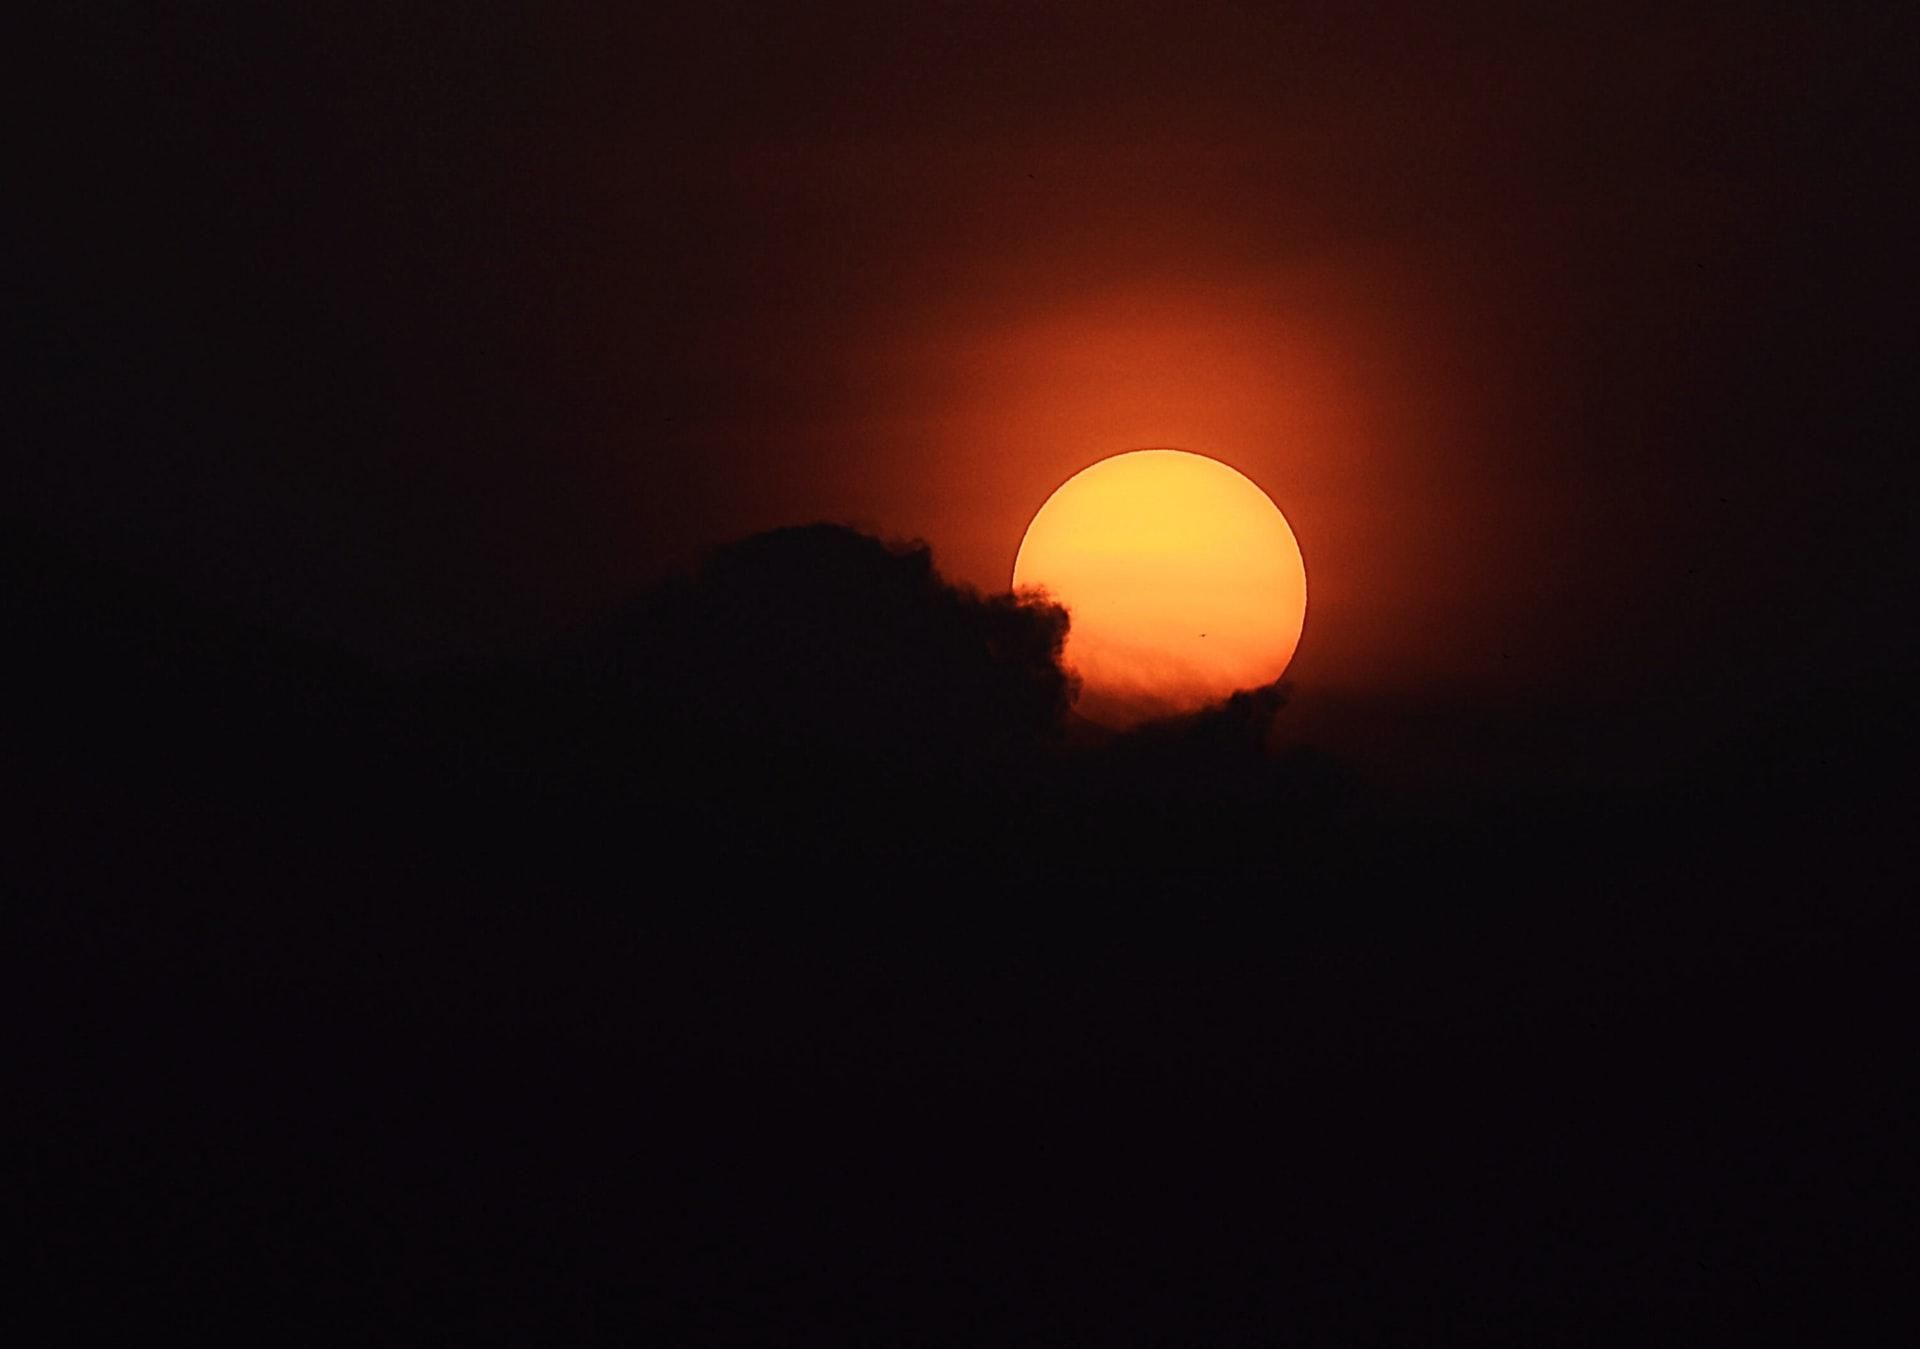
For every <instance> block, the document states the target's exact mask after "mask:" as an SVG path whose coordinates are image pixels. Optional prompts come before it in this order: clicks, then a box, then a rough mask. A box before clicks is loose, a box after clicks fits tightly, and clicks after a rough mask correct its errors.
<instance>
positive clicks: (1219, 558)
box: [1013, 450, 1307, 727]
mask: <svg viewBox="0 0 1920 1349" xmlns="http://www.w3.org/2000/svg"><path fill="white" fill-rule="evenodd" d="M1013 584H1014V588H1015V589H1016V590H1044V591H1045V592H1046V593H1047V594H1048V596H1049V597H1051V598H1052V599H1053V600H1055V601H1057V602H1058V603H1060V604H1063V605H1065V606H1066V608H1067V610H1068V613H1069V615H1070V617H1071V620H1072V622H1071V626H1070V627H1069V629H1068V633H1067V645H1066V652H1065V656H1064V660H1065V663H1066V665H1067V668H1068V669H1069V670H1070V671H1072V672H1073V673H1074V674H1075V675H1077V676H1079V679H1080V681H1081V691H1080V697H1079V701H1078V702H1077V703H1076V704H1075V707H1076V710H1077V711H1079V712H1080V713H1081V715H1083V716H1085V717H1087V718H1089V719H1090V720H1092V721H1096V722H1100V723H1102V724H1104V725H1108V726H1114V727H1124V726H1130V725H1133V724H1136V723H1138V722H1140V721H1143V720H1146V719H1148V718H1151V717H1154V716H1163V715H1169V714H1173V713H1178V712H1185V711H1192V710H1194V709H1195V708H1198V707H1202V706H1204V705H1206V704H1207V703H1210V702H1214V701H1217V700H1218V699H1221V698H1224V697H1226V696H1227V695H1229V694H1231V693H1233V692H1235V691H1236V690H1238V689H1245V688H1254V687H1257V686H1259V685H1262V684H1268V683H1271V682H1273V681H1274V680H1275V679H1278V678H1279V677H1280V675H1281V674H1282V673H1283V672H1284V671H1285V670H1286V668H1287V665H1288V664H1289V662H1291V661H1292V659H1293V653H1294V649H1295V648H1296V647H1297V646H1298V645H1299V643H1300V631H1301V628H1302V627H1303V626H1304V624H1305V622H1306V615H1307V573H1306V565H1305V563H1304V562H1303V561H1302V560H1301V557H1300V545H1299V544H1298V542H1296V541H1295V539H1294V537H1293V529H1292V528H1291V527H1290V526H1289V525H1288V524H1287V520H1286V517H1285V516H1283V515H1282V514H1281V513H1280V510H1279V508H1278V507H1277V506H1275V505H1274V504H1273V501H1272V499H1271V498H1269V497H1268V496H1267V494H1266V493H1265V492H1263V491H1261V490H1260V488H1259V487H1258V486H1256V485H1255V484H1254V483H1253V481H1252V480H1251V479H1249V478H1247V477H1246V476H1245V475H1243V474H1241V473H1239V472H1238V471H1236V470H1234V469H1231V468H1229V467H1227V465H1225V464H1223V463H1221V462H1219V461H1218V460H1216V459H1209V458H1207V457H1206V456H1205V455H1200V454H1190V453H1188V452H1186V451H1184V450H1134V451H1131V452H1129V453H1126V454H1116V455H1114V456H1113V457H1112V458H1110V459H1102V460H1101V461H1100V462H1099V463H1097V464H1093V465H1091V466H1090V467H1088V468H1085V469H1082V470H1081V471H1080V472H1079V473H1076V474H1075V475H1074V476H1073V477H1071V478H1069V479H1068V480H1067V481H1066V482H1065V483H1064V484H1062V485H1061V486H1060V488H1059V489H1057V490H1056V491H1055V492H1054V494H1053V495H1052V496H1050V497H1048V498H1047V500H1046V502H1045V504H1044V505H1042V506H1041V507H1040V510H1039V513H1038V514H1036V515H1035V516H1034V517H1033V523H1031V524H1029V525H1028V526H1027V533H1026V537H1025V538H1024V539H1022V540H1021V543H1020V551H1019V554H1018V555H1017V556H1016V558H1015V559H1014V564H1013Z"/></svg>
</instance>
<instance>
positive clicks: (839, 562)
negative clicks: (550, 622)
mask: <svg viewBox="0 0 1920 1349" xmlns="http://www.w3.org/2000/svg"><path fill="white" fill-rule="evenodd" d="M1066 633H1067V614H1066V611H1065V610H1063V609H1061V608H1060V607H1058V606H1056V605H1052V604H1047V603H1044V602H1041V601H1036V600H1033V599H1028V598H1017V597H1015V596H1013V595H993V596H983V595H980V594H978V593H976V592H975V591H973V590H971V589H970V588H967V587H964V586H957V585H954V584H952V583H950V582H948V581H946V580H945V579H943V578H942V577H941V576H940V574H939V572H938V571H937V570H936V569H935V567H934V564H933V556H932V553H931V551H930V550H929V549H928V548H927V546H926V545H924V544H920V543H913V544H889V543H885V542H882V541H881V540H879V539H876V538H872V537H870V536H868V535H864V534H861V533H859V532H857V531H855V530H852V529H848V528H845V527H842V526H838V525H830V524H813V525H802V526H794V527H790V528H783V529H776V530H773V531H770V532H768V533H764V534H758V535H754V536H752V537H750V538H746V539H742V540H740V541H738V542H736V543H732V544H728V545H726V546H724V547H721V548H719V549H717V550H716V551H715V552H714V553H712V554H711V555H710V556H709V557H708V558H707V559H706V560H705V561H704V563H703V564H702V565H701V566H699V567H698V568H697V569H696V570H694V571H693V572H692V573H691V574H688V575H683V576H679V577H676V578H674V579H672V580H670V581H668V582H666V583H664V584H663V585H661V586H659V587H657V588H655V589H654V590H652V591H650V592H649V593H647V594H646V595H644V596H642V597H640V598H639V599H638V600H636V601H635V602H634V603H632V604H631V605H629V606H628V607H627V608H626V609H625V610H623V611H622V612H621V613H620V614H618V615H616V616H615V617H614V618H613V619H611V620H610V621H608V622H606V623H603V624H601V625H599V626H598V627H596V628H595V629H594V630H593V631H591V632H590V633H588V634H586V635H585V636H584V637H583V638H582V639H580V640H579V641H578V642H576V643H575V644H573V646H572V647H571V648H570V649H569V652H568V655H567V656H566V658H565V661H564V662H563V663H564V664H565V665H567V666H570V667H571V668H572V669H573V671H574V672H575V674H576V675H578V676H582V677H584V679H585V682H586V684H587V686H588V687H590V688H591V689H593V690H594V691H595V694H596V696H597V697H598V698H601V699H608V698H610V699H612V700H614V701H616V702H626V703H629V704H631V703H635V702H638V703H642V704H644V705H645V707H646V708H647V709H648V713H649V715H652V716H658V717H664V718H665V719H667V720H668V721H669V722H670V723H671V725H672V727H673V728H675V729H677V730H679V731H683V732H690V733H691V732H711V733H717V734H722V735H728V736H733V737H739V738H744V739H745V740H748V741H751V742H753V743H756V744H760V745H763V746H765V747H768V748H773V747H782V746H784V747H789V748H796V747H806V748H809V749H814V750H831V751H835V752H840V753H850V754H856V755H872V756H878V757H882V758H889V759H893V758H912V759H918V758H924V757H936V758H939V759H943V760H944V759H952V758H956V757H957V758H962V759H972V758H977V757H980V756H983V755H984V756H991V755H995V754H1001V753H1008V752H1013V751H1016V750H1019V749H1022V748H1031V747H1033V746H1035V745H1038V744H1041V743H1045V742H1050V741H1052V740H1054V739H1056V738H1057V737H1058V736H1059V735H1060V733H1061V730H1062V728H1063V726H1064V722H1065V717H1066V712H1067V708H1068V706H1069V704H1070V703H1071V701H1072V697H1073V681H1072V680H1071V678H1070V677H1069V676H1068V675H1067V674H1066V673H1065V672H1064V671H1063V670H1062V668H1061V665H1060V652H1061V648H1062V645H1063V644H1064V642H1065V640H1066Z"/></svg>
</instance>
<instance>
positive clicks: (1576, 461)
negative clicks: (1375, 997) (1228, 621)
mask: <svg viewBox="0 0 1920 1349" xmlns="http://www.w3.org/2000/svg"><path fill="white" fill-rule="evenodd" d="M122 8H124V10H125V11H126V12H121V10H122ZM320 8H324V9H326V10H327V11H328V12H327V13H326V14H325V15H324V16H323V15H320V14H318V13H307V12H305V11H306V10H307V9H308V7H303V6H292V7H264V6H242V5H234V6H230V7H224V6H205V5H178V6H168V5H147V6H138V7H134V6H126V7H115V6H77V7H70V8H69V9H67V10H65V11H63V12H62V16H61V17H60V18H58V19H57V20H53V21H51V22H53V24H54V25H55V28H56V30H57V31H55V32H54V33H53V36H54V38H55V44H54V46H53V47H52V48H51V49H50V56H49V59H48V60H46V61H45V62H42V63H40V76H41V78H40V79H39V80H38V81H36V82H35V84H34V86H33V87H32V88H30V90H29V91H28V92H29V95H30V109H29V116H28V118H27V120H28V121H29V122H30V123H31V124H32V127H33V129H34V131H35V133H36V135H35V137H34V140H35V152H34V154H33V156H32V159H31V163H30V166H29V179H28V184H29V187H30V189H31V190H29V191H27V192H25V193H23V195H22V198H21V200H22V201H24V202H25V204H26V210H25V213H26V223H27V226H28V235H29V241H30V247H29V250H28V251H27V252H26V253H25V254H23V255H22V257H23V258H24V259H25V260H26V261H27V263H28V271H29V276H28V280H27V284H26V287H25V290H24V302H23V303H22V304H20V305H19V307H18V311H17V312H18V314H19V315H20V316H21V320H22V321H23V322H24V323H25V325H26V326H27V329H28V334H29V336H30V337H31V338H32V339H33V343H34V348H35V352H36V356H35V358H34V359H33V360H32V361H31V362H30V364H29V366H28V367H27V371H28V376H29V378H28V381H27V383H28V404H27V409H26V415H25V416H24V418H22V419H21V423H20V424H21V425H22V426H23V427H24V428H25V433H24V435H22V436H21V437H20V439H22V440H23V441H24V442H25V449H26V453H25V454H23V455H21V456H20V457H19V459H18V461H17V462H16V463H15V465H14V466H13V467H10V468H9V470H8V475H7V476H8V480H9V481H8V485H7V492H8V495H9V496H10V497H11V498H12V500H13V501H14V502H15V503H17V505H16V510H17V511H19V512H20V513H22V514H23V515H24V517H25V518H26V520H27V521H29V522H30V523H32V524H33V525H35V526H36V527H38V528H41V529H44V530H48V531H51V532H53V533H54V534H56V535H59V536H61V537H64V538H66V539H69V540H72V541H75V542H76V543H78V544H79V545H80V546H81V547H83V548H85V549H88V550H91V551H96V552H100V553H103V554H106V555H110V556H113V557H115V558H118V559H119V560H122V561H125V562H128V563H130V564H132V565H134V566H135V567H137V568H140V569H143V570H148V571H151V572H153V573H154V574H156V575H160V576H163V577H165V578H167V579H169V580H172V581H174V582H176V583H177V584H180V585H182V586H185V587H187V588H188V589H190V590H194V591H197V592H201V593H204V594H205V595H207V596H208V597H209V598H212V599H214V600H216V601H217V602H220V603H223V604H229V605H234V606H237V607H239V608H241V609H242V610H245V611H248V612H252V613H255V614H258V615H260V616H263V617H266V618H268V619H269V620H270V621H274V622H278V623H281V624H284V625H287V626H289V627H293V628H295V629H298V630H301V631H305V632H309V633H315V634H319V635H322V636H328V637H333V638H337V639H339V640H342V641H344V642H346V643H348V644H350V645H353V646H355V647H358V648H360V649H362V650H365V651H367V652H370V653H373V654H376V655H378V656H380V657H382V658H388V659H392V658H400V659H417V658H431V657H436V656H441V655H445V654H448V653H450V652H454V651H459V650H464V649H470V648H472V647H474V646H475V645H484V644H486V643H489V642H494V641H498V640H503V639H513V638H518V637H523V636H528V635H532V634H535V633H539V632H542V631H547V630H551V629H552V628H554V627H556V626H558V625H560V624H562V623H565V622H569V621H572V620H574V619H577V618H578V617H580V616H581V615H583V614H585V613H587V612H590V611H591V610H592V609H594V608H595V607H596V606H598V605H601V604H603V603H606V602H608V601H609V600H610V599H611V598H613V597H614V596H616V595H618V594H620V593H621V592H623V591H625V590H627V589H629V588H631V587H633V586H634V585H637V584H640V583H643V582H644V581H645V580H646V579H647V578H649V577H650V576H652V575H655V574H656V573H657V572H658V570H659V569H660V568H661V567H662V566H663V565H665V564H667V563H668V562H670V561H672V560H674V559H676V558H683V557H686V556H688V555H689V554H691V553H693V552H695V551H697V550H698V549H700V548H702V547H704V546H707V545H710V544H712V543H715V542H718V541H721V540H724V539H727V538H730V537H734V536H737V535H740V534H743V533H745V532H748V531H751V530H755V529H759V528H763V527H766V526H770V525H775V524H780V523H786V522H793V521H800V520H809V519H816V518H828V519H840V520H848V521H852V522H856V523H861V524H865V525H868V526H870V527H872V528H874V529H876V530H878V531H881V532H884V533H888V534H898V535H918V536H922V537H924V538H926V539H927V540H929V541H930V542H931V543H932V544H933V546H934V549H935V553H936V556H937V558H938V559H939V560H940V561H941V562H942V564H943V566H944V567H945V568H946V569H947V570H948V571H949V572H950V573H951V574H953V575H955V576H957V577H959V578H961V579H963V580H966V581H969V582H972V583H974V584H977V585H979V586H982V587H999V586H1004V585H1005V583H1006V581H1007V578H1008V575H1009V572H1010V569H1011V565H1012V559H1013V555H1014V550H1015V548H1016V547H1017V545H1018V542H1019V538H1020V533H1021V530H1022V528H1023V527H1024V525H1025V523H1026V521H1027V519H1028V518H1029V517H1030V516H1031V514H1032V512H1033V511H1034V510H1035V509H1036V508H1037V507H1038V505H1039V504H1040V502H1041V501H1042V500H1043V499H1044V497H1045V496H1046V494H1047V493H1048V492H1049V491H1051V490H1052V488H1053V487H1054V486H1055V485H1057V484H1058V483H1059V482H1060V481H1062V480H1063V479H1064V478H1066V477H1067V476H1069V475H1070V474H1071V473H1073V472H1075V471H1076V470H1077V469H1079V468H1081V467H1083V466H1084V465H1085V464H1087V463H1088V462H1090V461H1092V460H1093V459H1095V458H1098V457H1101V456H1103V455H1106V454H1110V453H1114V452H1117V451H1119V450H1123V449H1128V448H1134V447H1138V446H1142V445H1153V444H1170V445H1177V446H1180V447H1183V448H1188V449H1193V450H1198V451H1201V452H1203V453H1210V454H1215V455H1218V456H1219V457H1221V458H1224V459H1226V460H1227V461H1229V462H1231V463H1233V464H1235V465H1236V466H1237V467H1239V468H1241V469H1242V470H1244V471H1246V472H1247V473H1249V474H1250V475H1251V476H1253V477H1254V478H1255V479H1256V480H1257V481H1259V482H1260V483H1261V484H1262V485H1263V486H1264V487H1265V488H1266V489H1267V490H1268V491H1269V492H1270V494H1271V495H1272V496H1273V497H1274V498H1275V499H1276V501H1278V502H1279V504H1280V505H1281V507H1282V508H1283V509H1284V510H1285V511H1286V512H1287V514H1288V516H1289V518H1290V519H1291V520H1292V522H1293V524H1294V527H1295V529H1296V532H1297V533H1298V535H1299V538H1300V541H1301V544H1302V548H1303V550H1304V552H1305V555H1306V559H1307V565H1308V572H1309V577H1310V603H1311V609H1310V615H1309V620H1308V628H1307V634H1306V638H1305V640H1304V642H1303V644H1302V647H1301V651H1300V656H1299V658H1298V661H1297V664H1296V667H1295V669H1296V673H1297V674H1298V676H1299V678H1300V679H1301V680H1302V681H1303V682H1312V683H1317V684H1320V685H1325V686H1344V687H1367V688H1393V689H1399V690H1414V691H1417V690H1422V689H1432V688H1447V689H1463V690H1468V691H1472V692H1490V693H1493V694H1495V695H1497V696H1506V695H1525V696H1527V697H1540V698H1547V699H1551V698H1554V697H1558V696H1562V695H1565V696H1573V697H1579V698H1582V699H1589V700H1591V699H1596V698H1597V699H1605V698H1607V697H1609V696H1612V695H1613V693H1614V692H1615V691H1618V690H1623V689H1624V690H1629V691H1644V690H1646V689H1648V688H1660V687H1669V686H1671V687H1680V686H1685V687H1687V688H1690V689H1694V690H1705V691H1707V692H1708V693H1709V694H1710V695H1711V694H1712V693H1713V692H1714V691H1716V690H1737V689H1752V688H1755V687H1761V686H1767V685H1773V684H1778V683H1781V682H1791V681H1796V680H1807V679H1822V678H1838V679H1840V680H1842V681H1844V680H1845V679H1847V678H1851V677H1854V676H1868V675H1871V674H1873V673H1874V672H1876V671H1884V670H1889V669H1893V668H1900V667H1902V666H1903V665H1904V664H1905V663H1906V662H1907V661H1909V660H1910V658H1911V648H1910V646H1908V645H1906V642H1907V639H1906V637H1905V635H1904V634H1905V632H1906V627H1905V624H1906V621H1907V620H1906V617H1905V607H1906V606H1905V604H1904V600H1903V594H1904V589H1903V584H1902V583H1903V581H1904V580H1905V578H1906V577H1908V576H1909V575H1910V572H1911V563H1910V562H1909V561H1908V560H1907V558H1908V554H1909V553H1910V551H1911V550H1910V548H1909V546H1908V544H1907V541H1906V540H1907V528H1908V527H1907V524H1906V520H1905V515H1906V509H1907V508H1906V506H1905V504H1904V498H1903V497H1901V495H1900V494H1899V493H1898V492H1897V491H1895V490H1894V489H1893V486H1892V479H1893V477H1894V475H1895V473H1896V472H1897V470H1898V469H1899V467H1900V466H1901V464H1902V462H1903V460H1904V459H1905V457H1906V445H1907V443H1909V442H1910V441H1911V438H1912V437H1911V423H1910V422H1909V421H1908V420H1907V418H1906V417H1905V414H1904V409H1903V408H1902V407H1901V406H1899V403H1900V401H1901V399H1902V398H1903V391H1902V389H1901V388H1900V385H1901V383H1902V382H1903V381H1904V379H1905V378H1906V375H1905V373H1904V371H1905V368H1906V367H1907V365H1908V359H1907V358H1908V355H1909V354H1910V353H1908V352H1907V351H1906V346H1907V343H1906V340H1905V336H1904V332H1903V329H1904V327H1905V319H1904V316H1896V314H1895V313H1894V292H1893V289H1892V286H1891V282H1890V279H1889V278H1890V275H1891V272H1890V268H1889V264H1891V262H1892V261H1893V260H1894V259H1895V258H1896V257H1897V256H1899V255H1900V254H1903V253H1904V252H1905V250H1906V249H1907V247H1908V240H1907V237H1906V234H1905V231H1904V230H1899V231H1898V233H1899V237H1897V238H1896V231H1897V228H1898V222H1897V220H1896V219H1895V216H1894V210H1893V207H1894V202H1895V200H1896V192H1897V190H1898V184H1897V178H1898V177H1899V174H1900V172H1901V170H1900V167H1899V161H1898V159H1897V157H1895V156H1893V155H1891V154H1890V153H1889V149H1890V146H1891V143H1892V141H1893V140H1894V130H1893V129H1894V127H1895V126H1896V125H1897V123H1898V120H1899V114H1900V108H1899V105H1898V102H1897V99H1896V92H1897V89H1898V86H1899V83H1900V81H1901V79H1902V78H1903V75H1902V72H1901V71H1900V70H1899V69H1898V67H1897V62H1896V60H1895V54H1896V52H1897V51H1898V50H1900V43H1899V42H1898V40H1897V39H1898V36H1899V35H1898V34H1897V33H1896V32H1895V31H1894V28H1893V24H1892V21H1891V20H1888V21H1885V22H1884V23H1882V24H1881V26H1880V28H1879V29H1878V30H1876V29H1875V28H1874V27H1873V26H1872V25H1870V24H1861V23H1853V24H1849V25H1848V26H1846V27H1838V26H1835V24H1834V23H1833V21H1832V20H1829V19H1827V18H1825V17H1823V16H1821V15H1819V14H1817V13H1815V12H1814V11H1812V10H1806V11H1804V12H1803V13H1800V14H1798V15H1779V16H1770V15H1763V14H1758V13H1754V12H1751V11H1749V12H1745V13H1741V14H1734V13H1732V12H1731V11H1727V12H1722V13H1719V14H1714V15H1704V14H1695V13H1690V12H1688V11H1687V10H1686V9H1685V7H1675V6H1671V5H1665V6H1653V7H1648V8H1647V9H1646V10H1645V11H1644V12H1641V13H1631V12H1629V11H1628V10H1627V9H1625V8H1624V7H1621V6H1612V5H1610V6H1604V7H1596V8H1595V10H1594V11H1593V12H1592V13H1591V14H1588V15H1586V16H1585V17H1569V16H1567V15H1566V14H1565V13H1563V12H1562V10H1563V7H1559V6H1514V7H1512V8H1511V9H1510V10H1509V12H1506V13H1504V14H1500V13H1491V12H1482V13H1480V14H1479V15H1477V16H1476V17H1471V18H1462V17H1461V16H1460V15H1459V14H1458V13H1456V12H1455V7H1452V6H1428V5H1409V6H1403V7H1358V6H1349V5H1338V6H1327V7H1325V8H1324V9H1323V10H1318V11H1316V10H1312V9H1307V8H1302V7H1285V6H1275V5H1268V4H1261V5H1245V6H1226V7H1219V6H1195V5H1192V4H1165V5H1128V4H1113V3H1104V4H1098V5H1037V4H1027V3H1020V4H966V5H959V4H953V5H946V4H916V5H871V6H828V5H806V6H798V5H796V6H788V7H769V6H763V5H733V6H728V5H718V4H701V5H688V6H680V7H678V8H677V9H674V8H671V7H663V6H645V7H642V6H605V7H599V6H588V5H583V4H578V3H573V0H560V2H559V3H548V4H539V5H525V6H496V5H485V4H480V5H475V4H459V5H453V4H449V5H442V6H415V5H380V6H368V7H366V9H365V10H364V11H363V12H359V13H348V12H347V10H346V9H345V8H344V7H332V6H328V7H320ZM136 9H137V11H138V12H137V15H136V14H135V13H134V12H133V11H135V10H136ZM278 9H285V10H290V11H300V12H287V13H272V12H255V11H267V10H278ZM641 9H644V10H645V11H646V13H645V14H644V16H643V15H641V14H639V13H636V12H635V11H638V10H641ZM1896 318H1899V319H1900V322H1899V323H1897V324H1896V322H1895V320H1896ZM1896 335H1898V338H1899V340H1898V342H1896ZM1836 672H1837V673H1836Z"/></svg>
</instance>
